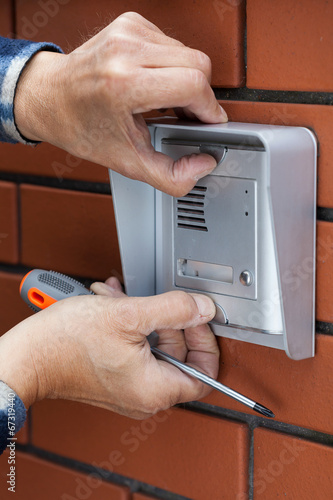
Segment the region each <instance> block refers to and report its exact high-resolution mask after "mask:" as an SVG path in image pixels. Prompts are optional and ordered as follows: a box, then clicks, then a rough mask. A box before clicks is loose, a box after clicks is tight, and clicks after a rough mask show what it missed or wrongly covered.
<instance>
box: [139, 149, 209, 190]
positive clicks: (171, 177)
mask: <svg viewBox="0 0 333 500" xmlns="http://www.w3.org/2000/svg"><path fill="white" fill-rule="evenodd" d="M142 157H143V161H144V164H145V166H146V170H145V178H144V179H143V180H145V181H146V182H148V183H149V184H152V185H153V186H154V187H156V188H157V189H159V190H160V191H163V192H164V193H167V194H170V195H171V196H175V197H179V196H184V195H186V194H187V193H189V192H190V191H191V189H192V188H193V187H194V186H195V184H196V183H197V182H198V180H199V179H201V178H202V177H205V176H206V175H208V174H210V173H211V172H212V171H213V170H214V168H215V167H216V160H215V158H213V157H212V156H210V155H208V154H199V155H197V154H193V155H191V156H183V157H181V158H179V160H177V161H174V160H173V159H172V158H170V157H169V156H167V155H165V154H163V153H159V152H157V151H155V150H154V149H153V147H152V146H151V145H150V146H149V153H146V154H142ZM142 175H144V173H143V172H142Z"/></svg>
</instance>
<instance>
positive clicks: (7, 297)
mask: <svg viewBox="0 0 333 500" xmlns="http://www.w3.org/2000/svg"><path fill="white" fill-rule="evenodd" d="M22 278H23V274H11V273H5V272H1V271H0V304H1V306H0V317H1V322H0V335H2V334H3V333H5V332H7V331H8V330H10V329H11V328H12V327H13V326H15V325H17V324H18V323H19V322H20V321H23V320H24V319H25V318H27V317H28V316H31V315H32V314H33V313H32V311H31V309H29V307H28V306H27V304H26V303H25V302H23V300H22V299H21V297H20V292H19V287H20V282H21V279H22Z"/></svg>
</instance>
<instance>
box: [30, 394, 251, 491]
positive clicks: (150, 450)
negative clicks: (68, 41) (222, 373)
mask: <svg viewBox="0 0 333 500" xmlns="http://www.w3.org/2000/svg"><path fill="white" fill-rule="evenodd" d="M157 419H159V420H160V421H159V422H157ZM161 420H162V421H161ZM33 422H34V428H33V444H34V445H36V446H39V447H41V448H43V449H47V450H50V451H53V452H55V453H60V454H62V455H65V456H69V457H72V458H76V459H78V460H82V461H83V462H88V463H92V464H93V465H100V466H102V467H103V468H107V469H109V470H113V471H114V472H115V473H118V474H123V475H125V476H128V477H132V478H135V479H138V480H140V481H143V482H146V483H149V484H152V485H155V486H157V487H159V488H163V489H166V490H169V491H173V492H175V493H178V494H180V495H185V496H186V497H190V498H195V499H196V500H207V499H208V498H217V497H216V492H217V491H218V492H219V493H218V494H219V498H228V495H229V494H230V492H231V491H232V492H233V495H234V496H233V498H236V497H237V495H238V494H239V495H242V494H243V495H245V494H246V492H247V471H248V444H249V443H248V431H247V427H246V426H245V425H243V424H237V423H234V422H231V421H227V420H224V419H217V418H213V417H209V416H205V415H200V414H195V413H191V412H187V411H184V410H180V409H176V410H170V411H169V412H168V413H160V414H159V415H157V416H155V417H152V418H151V419H148V420H144V421H137V420H132V419H129V418H126V417H122V416H119V415H117V414H115V413H112V412H108V411H106V410H103V409H100V408H94V407H90V406H87V405H83V404H79V403H72V402H65V401H54V400H45V401H43V402H40V403H37V404H36V405H35V406H34V407H33ZM135 429H136V430H135ZM134 433H138V434H137V435H138V437H136V436H135V434H134ZM82 436H84V439H82ZM101 436H103V438H102V439H101Z"/></svg>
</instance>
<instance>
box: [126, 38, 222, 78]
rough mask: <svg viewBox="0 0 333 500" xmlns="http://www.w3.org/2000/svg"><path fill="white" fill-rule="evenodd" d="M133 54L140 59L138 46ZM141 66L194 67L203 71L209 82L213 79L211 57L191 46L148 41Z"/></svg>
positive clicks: (142, 55)
mask: <svg viewBox="0 0 333 500" xmlns="http://www.w3.org/2000/svg"><path fill="white" fill-rule="evenodd" d="M135 48H136V50H135V51H134V53H133V55H134V56H135V58H136V60H137V59H138V54H137V46H136V47H135ZM140 66H142V67H146V68H177V67H178V68H193V69H197V70H200V71H202V73H203V74H204V75H205V76H206V78H207V80H208V82H210V80H211V73H212V65H211V61H210V58H209V57H208V56H207V55H206V54H205V53H204V52H201V51H200V50H195V49H191V48H189V47H185V46H182V47H179V46H176V47H172V48H170V46H168V45H162V46H160V47H156V44H152V43H147V44H145V46H144V51H142V54H141V57H140Z"/></svg>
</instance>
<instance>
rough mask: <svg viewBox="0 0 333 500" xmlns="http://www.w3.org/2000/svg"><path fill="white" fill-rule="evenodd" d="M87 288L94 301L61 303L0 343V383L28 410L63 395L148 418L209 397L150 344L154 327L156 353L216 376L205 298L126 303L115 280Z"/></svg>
mask: <svg viewBox="0 0 333 500" xmlns="http://www.w3.org/2000/svg"><path fill="white" fill-rule="evenodd" d="M110 286H111V287H110ZM92 289H93V290H94V291H95V292H96V293H97V294H98V295H97V296H92V295H86V296H81V297H73V298H69V299H65V300H62V301H60V302H58V303H56V304H54V305H52V306H50V307H49V308H48V309H46V310H44V311H42V312H39V313H38V314H36V315H34V316H31V317H30V318H28V319H26V320H25V321H23V322H22V323H20V324H19V325H17V326H16V327H14V328H13V329H12V330H10V331H9V332H8V333H6V334H5V335H3V336H2V337H1V338H0V380H3V381H4V382H6V383H7V384H8V385H9V386H10V387H11V388H12V389H13V390H15V391H16V393H17V394H18V395H19V396H20V397H21V399H22V400H23V402H24V404H25V406H26V407H29V406H30V405H31V404H32V403H34V402H35V401H38V400H41V399H44V398H61V399H70V400H73V401H81V402H84V403H89V404H92V405H94V406H100V407H103V408H107V409H110V410H113V411H116V412H118V413H120V414H123V415H127V416H130V417H132V418H147V417H149V416H151V415H152V414H154V413H156V412H157V411H160V410H163V409H167V408H169V407H170V406H173V405H175V404H177V403H181V402H186V401H193V400H196V399H200V398H202V397H204V396H205V395H207V394H208V393H209V392H210V390H211V389H210V388H209V387H207V386H206V385H204V384H203V383H201V382H199V381H198V380H196V379H194V378H192V377H189V376H188V375H186V374H184V373H183V372H181V371H180V370H178V368H175V367H174V366H172V365H170V364H169V363H166V362H164V361H160V360H157V359H156V358H155V357H154V356H153V355H152V353H151V351H150V347H149V343H148V341H147V336H148V335H149V333H151V332H152V331H153V330H156V331H157V332H158V333H159V336H160V341H159V344H158V347H159V348H160V349H161V350H164V351H165V352H168V353H169V354H171V355H173V356H174V357H176V358H178V359H180V360H181V361H184V362H186V363H189V364H190V365H192V366H194V367H196V368H198V369H199V370H201V371H203V372H205V373H207V374H208V375H210V376H211V377H214V378H216V377H217V373H218V359H219V349H218V346H217V343H216V339H215V337H214V335H213V333H212V332H211V330H210V328H209V327H208V325H207V324H206V323H207V322H208V321H210V320H211V319H212V318H213V316H214V314H215V307H214V304H213V302H212V301H211V300H210V299H209V298H208V297H206V296H204V295H201V294H200V295H199V294H187V293H185V292H169V293H165V294H162V295H159V296H156V297H145V298H129V297H126V295H124V294H123V293H122V291H121V287H120V284H119V282H118V281H117V280H116V279H115V278H111V279H109V280H108V281H107V284H104V283H95V284H94V285H93V286H92Z"/></svg>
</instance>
